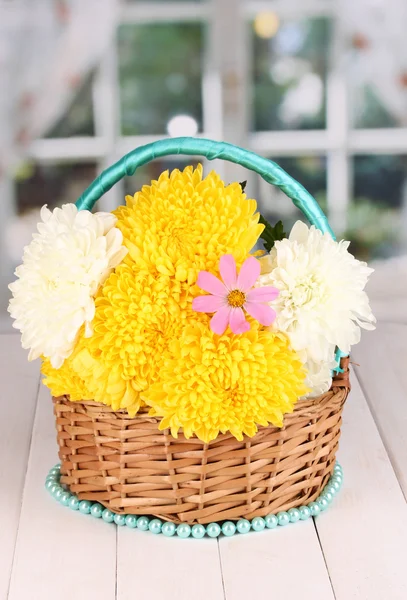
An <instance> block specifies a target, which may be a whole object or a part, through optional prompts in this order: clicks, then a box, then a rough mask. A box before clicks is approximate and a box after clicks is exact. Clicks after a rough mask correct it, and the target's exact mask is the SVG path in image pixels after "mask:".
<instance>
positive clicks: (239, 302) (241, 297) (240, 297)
mask: <svg viewBox="0 0 407 600" xmlns="http://www.w3.org/2000/svg"><path fill="white" fill-rule="evenodd" d="M227 301H228V304H229V306H233V308H240V307H241V306H243V304H244V303H245V302H246V295H245V294H244V293H243V292H241V291H240V290H232V291H231V292H229V294H228V295H227Z"/></svg>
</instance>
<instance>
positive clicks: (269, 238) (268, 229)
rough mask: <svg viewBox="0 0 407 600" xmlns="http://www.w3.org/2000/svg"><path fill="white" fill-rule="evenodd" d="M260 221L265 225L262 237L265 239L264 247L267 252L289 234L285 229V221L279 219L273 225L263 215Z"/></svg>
mask: <svg viewBox="0 0 407 600" xmlns="http://www.w3.org/2000/svg"><path fill="white" fill-rule="evenodd" d="M259 222H260V223H261V224H262V225H264V226H265V227H264V231H263V233H262V234H261V235H260V237H261V239H262V240H263V241H264V248H265V249H266V250H267V252H270V250H271V249H272V247H273V246H274V244H275V243H276V242H277V241H278V240H283V239H284V238H286V237H287V234H286V232H285V231H284V225H283V222H282V221H278V222H277V223H276V224H275V225H274V227H273V226H272V225H270V223H269V222H268V221H266V219H265V218H264V217H263V215H260V219H259Z"/></svg>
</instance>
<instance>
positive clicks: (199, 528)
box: [192, 523, 206, 540]
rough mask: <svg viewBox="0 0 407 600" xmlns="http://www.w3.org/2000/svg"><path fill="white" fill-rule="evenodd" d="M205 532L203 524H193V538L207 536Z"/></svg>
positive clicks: (198, 538)
mask: <svg viewBox="0 0 407 600" xmlns="http://www.w3.org/2000/svg"><path fill="white" fill-rule="evenodd" d="M205 533H206V530H205V527H204V526H203V525H201V524H200V523H196V524H195V525H193V527H192V537H193V538H196V539H197V540H200V539H202V538H203V537H204V536H205Z"/></svg>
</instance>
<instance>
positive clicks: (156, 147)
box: [76, 137, 335, 239]
mask: <svg viewBox="0 0 407 600" xmlns="http://www.w3.org/2000/svg"><path fill="white" fill-rule="evenodd" d="M170 154H186V155H190V156H196V155H199V156H204V157H205V158H207V159H209V160H213V159H215V158H221V159H223V160H228V161H230V162H233V163H236V164H238V165H242V166H243V167H246V168H247V169H250V170H251V171H254V172H255V173H258V174H259V175H260V176H261V177H262V178H263V179H264V180H265V181H267V183H270V184H272V185H275V186H277V187H278V188H280V190H282V191H283V192H284V193H285V194H286V195H287V196H288V197H289V198H291V200H292V201H293V203H294V205H295V206H296V207H297V208H299V209H300V210H301V211H302V212H303V214H304V215H305V217H306V218H307V219H308V221H309V222H310V223H311V224H312V225H315V227H317V228H318V229H320V230H321V231H322V232H323V233H325V232H328V233H329V234H330V235H331V236H332V237H333V239H335V236H334V234H333V231H332V229H331V228H330V226H329V223H328V220H327V218H326V216H325V215H324V213H323V211H322V209H321V208H320V206H319V204H318V203H317V201H316V200H315V198H313V196H311V194H310V193H309V192H307V190H306V189H305V188H304V187H303V186H302V185H301V184H300V183H298V181H296V180H295V179H293V178H292V177H291V176H290V175H288V173H286V172H285V171H284V169H282V168H281V167H279V166H278V165H277V164H276V163H275V162H273V161H271V160H268V159H266V158H263V157H261V156H258V155H257V154H255V153H254V152H251V151H250V150H244V149H243V148H239V147H238V146H234V145H233V144H227V143H226V142H215V141H213V140H207V139H204V138H192V137H179V138H168V139H163V140H159V141H157V142H153V143H151V144H147V145H145V146H140V147H139V148H136V149H135V150H132V151H131V152H129V153H128V154H126V155H125V156H123V158H121V159H120V160H119V161H118V162H116V163H115V164H114V165H112V166H111V167H109V168H108V169H106V170H105V171H103V173H101V174H100V175H99V176H98V177H97V178H96V179H95V180H94V181H93V183H91V185H90V186H89V187H88V188H87V189H86V190H85V191H84V192H83V194H82V196H81V197H80V198H79V200H78V201H77V202H76V206H77V207H78V209H79V210H91V209H92V208H93V207H94V205H95V203H96V202H97V200H99V198H101V197H102V196H103V194H105V193H106V192H107V191H108V190H110V189H111V188H112V187H113V186H114V185H115V183H117V182H118V181H120V180H121V179H123V177H125V176H126V175H133V174H134V173H135V171H136V169H138V167H141V166H142V165H145V164H147V163H149V162H150V161H152V160H154V159H156V158H160V157H162V156H169V155H170Z"/></svg>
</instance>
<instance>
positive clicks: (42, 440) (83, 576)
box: [9, 387, 116, 600]
mask: <svg viewBox="0 0 407 600" xmlns="http://www.w3.org/2000/svg"><path fill="white" fill-rule="evenodd" d="M55 437H56V435H55V425H54V419H53V414H52V403H51V399H50V397H49V393H48V391H47V390H46V389H45V388H44V387H42V389H41V392H40V395H39V400H38V405H37V411H36V416H35V422H34V429H33V439H32V446H31V452H30V458H29V463H28V470H27V477H26V483H25V488H24V496H23V504H22V510H21V519H20V525H19V531H18V537H17V544H16V551H15V557H14V565H13V571H12V575H11V582H10V594H9V600H27V599H28V598H30V599H32V600H37V599H38V600H47V599H48V598H49V599H51V598H54V597H58V599H59V600H73V599H75V600H89V599H90V598H97V599H98V600H114V598H115V567H116V529H115V527H114V526H110V525H107V524H106V523H103V522H102V521H101V520H99V519H94V518H92V517H90V516H89V515H86V516H85V515H81V514H80V513H79V512H74V511H71V510H70V509H69V508H66V507H63V506H61V505H60V504H58V503H57V502H56V501H55V500H54V499H53V498H51V496H50V495H49V494H48V492H47V491H46V490H45V488H44V479H45V476H46V474H47V472H48V470H49V469H50V468H51V467H52V466H53V465H54V464H56V463H57V446H56V441H55Z"/></svg>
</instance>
